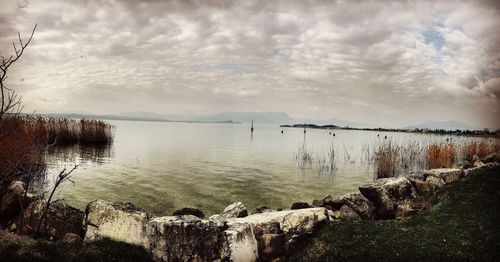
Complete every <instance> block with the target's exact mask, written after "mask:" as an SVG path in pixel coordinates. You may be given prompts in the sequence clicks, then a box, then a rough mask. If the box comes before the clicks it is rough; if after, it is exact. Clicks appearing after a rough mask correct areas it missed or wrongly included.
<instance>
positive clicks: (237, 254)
mask: <svg viewBox="0 0 500 262" xmlns="http://www.w3.org/2000/svg"><path fill="white" fill-rule="evenodd" d="M220 242H221V249H220V252H219V253H220V259H218V261H219V260H220V261H257V260H258V258H259V253H258V248H259V247H258V243H257V240H256V238H255V233H254V228H253V227H252V225H250V224H246V223H235V224H232V225H230V226H229V227H228V228H227V229H225V230H224V231H223V233H222V237H221V241H220Z"/></svg>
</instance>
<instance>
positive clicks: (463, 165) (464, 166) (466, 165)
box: [457, 160, 473, 169]
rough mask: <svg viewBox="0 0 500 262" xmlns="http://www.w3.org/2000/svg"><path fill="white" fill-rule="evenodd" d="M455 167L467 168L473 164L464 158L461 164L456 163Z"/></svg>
mask: <svg viewBox="0 0 500 262" xmlns="http://www.w3.org/2000/svg"><path fill="white" fill-rule="evenodd" d="M457 167H458V168H460V169H468V168H471V167H473V165H472V163H471V162H469V161H467V160H464V162H463V163H461V164H459V165H457Z"/></svg>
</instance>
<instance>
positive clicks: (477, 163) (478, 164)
mask: <svg viewBox="0 0 500 262" xmlns="http://www.w3.org/2000/svg"><path fill="white" fill-rule="evenodd" d="M483 166H485V164H484V163H483V162H482V161H481V160H479V159H478V160H476V161H474V167H483Z"/></svg>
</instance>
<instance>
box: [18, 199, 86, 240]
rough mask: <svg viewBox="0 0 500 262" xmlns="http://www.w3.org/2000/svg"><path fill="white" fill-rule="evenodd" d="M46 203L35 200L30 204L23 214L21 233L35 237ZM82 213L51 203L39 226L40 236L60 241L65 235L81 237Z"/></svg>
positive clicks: (58, 203) (57, 203)
mask: <svg viewBox="0 0 500 262" xmlns="http://www.w3.org/2000/svg"><path fill="white" fill-rule="evenodd" d="M45 206H46V203H45V202H44V201H43V200H36V201H33V202H32V203H30V205H29V206H28V207H27V208H26V210H25V212H24V219H23V221H24V224H25V226H24V227H23V232H24V233H25V234H29V235H35V234H36V233H37V232H35V231H36V229H37V228H38V224H39V221H40V219H41V217H42V214H43V212H44V210H45ZM83 220H84V212H83V211H81V210H79V209H77V208H74V207H72V206H69V205H67V204H65V203H63V202H55V203H51V204H50V206H49V208H48V210H47V213H46V215H45V219H44V220H43V223H42V224H41V226H40V232H39V233H40V234H41V235H44V236H47V237H49V238H53V239H56V240H59V239H62V238H63V237H64V235H65V234H66V233H73V234H77V235H80V236H82V235H83V228H82V224H83Z"/></svg>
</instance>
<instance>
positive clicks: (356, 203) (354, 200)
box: [341, 193, 375, 219]
mask: <svg viewBox="0 0 500 262" xmlns="http://www.w3.org/2000/svg"><path fill="white" fill-rule="evenodd" d="M341 199H342V202H343V204H344V205H345V206H348V207H349V208H351V209H352V210H354V212H356V213H357V214H358V215H359V217H360V218H362V219H369V218H371V217H372V216H373V210H374V209H375V207H374V206H373V203H372V202H371V201H370V200H368V199H367V198H366V197H364V196H363V195H362V194H360V193H350V194H347V195H344V196H342V197H341Z"/></svg>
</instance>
